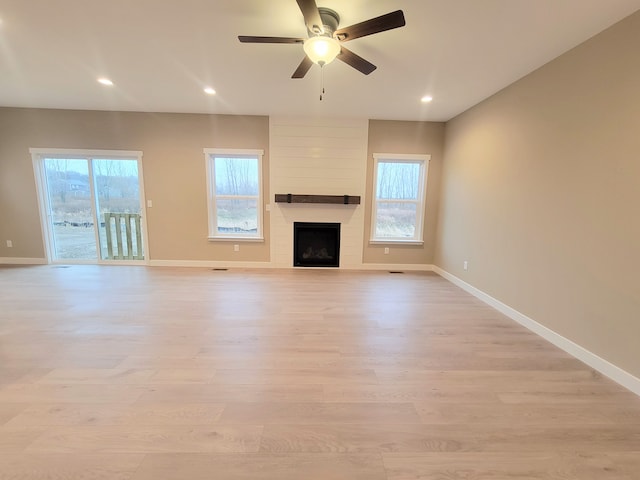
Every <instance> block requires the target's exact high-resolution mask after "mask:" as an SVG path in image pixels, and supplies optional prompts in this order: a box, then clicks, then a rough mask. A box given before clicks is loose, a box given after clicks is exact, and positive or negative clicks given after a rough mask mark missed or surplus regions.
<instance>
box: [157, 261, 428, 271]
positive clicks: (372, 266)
mask: <svg viewBox="0 0 640 480" xmlns="http://www.w3.org/2000/svg"><path fill="white" fill-rule="evenodd" d="M149 266H150V267H200V268H272V269H280V270H282V269H296V270H302V269H304V267H293V266H286V267H283V266H279V265H276V264H273V263H271V262H225V261H216V260H149ZM317 268H324V269H326V270H354V271H355V270H370V271H373V270H383V271H384V270H394V271H395V270H397V271H419V272H432V271H433V265H429V264H413V265H412V264H392V263H363V264H360V265H346V266H342V267H339V268H333V267H326V268H325V267H308V269H310V270H313V269H317Z"/></svg>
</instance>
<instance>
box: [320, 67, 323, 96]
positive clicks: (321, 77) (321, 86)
mask: <svg viewBox="0 0 640 480" xmlns="http://www.w3.org/2000/svg"><path fill="white" fill-rule="evenodd" d="M323 67H324V65H322V64H321V65H320V101H322V97H323V96H324V68H323Z"/></svg>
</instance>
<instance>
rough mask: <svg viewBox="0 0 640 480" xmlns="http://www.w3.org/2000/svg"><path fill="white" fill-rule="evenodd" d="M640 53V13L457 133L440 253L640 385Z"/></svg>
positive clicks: (468, 116)
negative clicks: (464, 264)
mask: <svg viewBox="0 0 640 480" xmlns="http://www.w3.org/2000/svg"><path fill="white" fill-rule="evenodd" d="M638 45H640V13H636V14H634V15H632V16H631V17H628V18H627V19H625V20H623V21H622V22H620V23H619V24H617V25H615V26H613V27H612V28H610V29H609V30H606V31H605V32H603V33H601V34H600V35H598V36H596V37H594V38H592V39H591V40H589V41H588V42H586V43H584V44H582V45H580V46H579V47H577V48H575V49H574V50H572V51H570V52H568V53H566V54H565V55H563V56H561V57H559V58H558V59H556V60H554V61H553V62H551V63H549V64H547V65H546V66H544V67H542V68H541V69H539V70H537V71H535V72H534V73H532V74H530V75H528V76H527V77H525V78H523V79H522V80H520V81H519V82H517V83H515V84H513V85H512V86H510V87H508V88H507V89H505V90H503V91H502V92H500V93H499V94H497V95H495V96H493V97H492V98H490V99H488V100H486V101H485V102H483V103H481V104H479V105H477V106H476V107H474V108H473V109H471V110H469V111H467V112H466V113H464V114H462V115H460V116H459V117H458V118H456V119H454V120H453V121H451V122H449V123H448V124H447V128H446V139H445V142H446V151H445V161H444V167H443V177H442V196H441V212H440V225H439V230H438V249H437V253H436V264H437V265H438V266H440V267H441V268H443V269H444V270H446V271H448V272H450V273H451V274H453V275H455V276H457V277H459V278H461V279H462V280H464V281H466V282H468V283H470V284H471V285H473V286H475V287H476V288H478V289H480V290H482V291H484V292H486V293H488V294H489V295H491V296H493V297H494V298H497V299H498V300H500V301H502V302H504V303H506V304H507V305H509V306H511V307H513V308H515V309H516V310H518V311H520V312H521V313H524V314H525V315H527V316H529V317H531V318H532V319H533V320H535V321H537V322H539V323H541V324H543V325H545V326H547V327H549V328H551V329H552V330H554V331H555V332H557V333H559V334H560V335H563V336H565V337H566V338H568V339H570V340H572V341H574V342H575V343H577V344H579V345H581V346H582V347H584V348H586V349H588V350H590V351H591V352H593V353H595V354H596V355H599V356H601V357H602V358H604V359H606V360H608V361H609V362H611V363H613V364H615V365H617V366H618V367H620V368H622V369H624V370H626V371H627V372H629V373H631V374H632V375H635V376H636V377H640V356H639V353H638V352H639V345H640V344H639V339H640V280H639V279H638V275H639V274H640V62H639V61H638ZM465 260H468V261H469V270H468V271H464V270H463V268H462V266H463V261H465Z"/></svg>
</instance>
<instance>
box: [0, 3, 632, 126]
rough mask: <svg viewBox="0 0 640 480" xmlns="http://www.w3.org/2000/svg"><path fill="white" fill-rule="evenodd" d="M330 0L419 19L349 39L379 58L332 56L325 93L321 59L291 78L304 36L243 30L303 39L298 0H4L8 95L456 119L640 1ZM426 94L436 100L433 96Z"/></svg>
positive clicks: (153, 107)
mask: <svg viewBox="0 0 640 480" xmlns="http://www.w3.org/2000/svg"><path fill="white" fill-rule="evenodd" d="M317 3H318V5H319V6H324V7H328V8H332V9H334V10H336V11H337V12H338V13H339V14H340V16H341V22H340V26H348V25H351V24H354V23H358V22H361V21H363V20H367V19H369V18H371V17H376V16H379V15H382V14H385V13H388V12H391V11H393V10H398V9H402V10H403V11H404V14H405V18H406V22H407V25H406V26H405V27H404V28H399V29H396V30H391V31H387V32H383V33H379V34H376V35H372V36H368V37H363V38H359V39H356V40H353V41H352V42H349V44H348V45H347V46H348V48H349V49H350V50H352V51H353V52H355V53H357V54H359V55H361V56H362V57H364V58H366V59H367V60H369V61H370V62H372V63H374V64H376V65H377V66H378V69H377V70H376V71H374V72H373V73H372V74H371V75H369V76H365V75H363V74H361V73H359V72H358V71H356V70H354V69H352V68H351V67H349V66H347V65H346V64H344V63H342V62H340V61H336V62H334V63H332V64H330V65H327V66H326V67H325V68H324V84H325V88H326V94H325V97H324V100H323V101H322V102H321V101H320V100H319V93H320V81H321V79H320V68H319V67H318V66H314V67H313V68H312V69H311V70H310V71H309V73H308V74H307V76H306V77H305V78H304V79H302V80H292V79H291V78H290V77H291V74H292V73H293V71H294V70H295V68H296V67H297V66H298V64H299V63H300V61H301V60H302V57H303V52H302V46H301V45H297V44H292V45H274V44H268V45H258V44H241V43H240V42H238V40H237V36H238V35H266V36H288V37H289V36H290V37H304V36H305V35H306V28H305V24H304V20H303V18H302V14H301V13H300V10H299V9H298V6H297V4H296V1H295V0H268V1H267V0H107V1H104V0H2V2H1V3H0V106H17V107H45V108H69V109H95V110H126V111H149V112H191V113H228V114H259V115H322V116H347V117H366V118H377V119H397V120H433V121H443V120H448V119H450V118H452V117H453V116H455V115H457V114H459V113H461V112H463V111H464V110H466V109H467V108H469V107H471V106H473V105H475V104H476V103H478V102H479V101H481V100H483V99H484V98H486V97H488V96H490V95H491V94H493V93H495V92H497V91H498V90H500V89H502V88H503V87H505V86H507V85H509V84H510V83H512V82H514V81H515V80H517V79H518V78H521V77H522V76H524V75H526V74H527V73H529V72H531V71H532V70H534V69H536V68H538V67H540V66H541V65H543V64H544V63H546V62H548V61H549V60H552V59H553V58H555V57H557V56H558V55H560V54H561V53H563V52H565V51H567V50H569V49H571V48H572V47H574V46H576V45H578V44H579V43H581V42H583V41H584V40H586V39H588V38H590V37H591V36H593V35H595V34H596V33H598V32H600V31H602V30H603V29H605V28H606V27H608V26H610V25H612V24H613V23H615V22H617V21H618V20H621V19H622V18H624V17H626V16H628V15H630V14H631V13H633V12H635V11H636V10H638V9H640V0H349V1H344V0H342V1H341V0H317ZM99 76H107V77H109V78H111V79H112V80H113V81H114V82H115V85H114V86H113V87H104V86H102V85H100V84H98V83H97V82H96V78H97V77H99ZM207 85H210V86H212V87H214V88H215V89H216V91H217V95H215V96H207V95H205V94H204V93H203V91H202V89H203V87H205V86H207ZM427 94H429V95H432V96H433V97H434V101H433V102H432V103H431V104H422V103H421V102H420V98H421V97H422V96H424V95H427Z"/></svg>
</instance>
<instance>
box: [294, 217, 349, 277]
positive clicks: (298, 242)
mask: <svg viewBox="0 0 640 480" xmlns="http://www.w3.org/2000/svg"><path fill="white" fill-rule="evenodd" d="M293 266H294V267H339V266H340V224H339V223H313V222H294V224H293Z"/></svg>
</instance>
